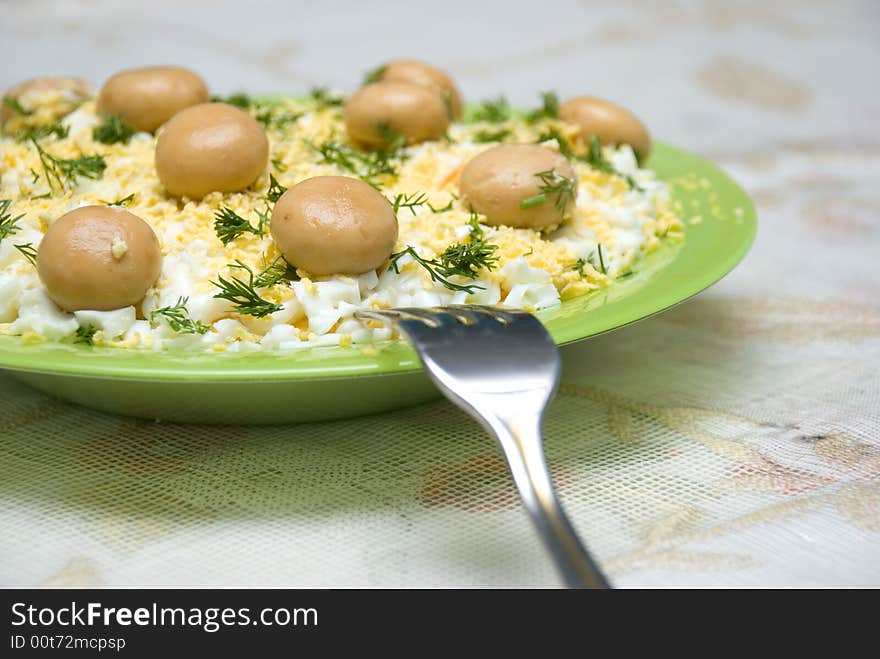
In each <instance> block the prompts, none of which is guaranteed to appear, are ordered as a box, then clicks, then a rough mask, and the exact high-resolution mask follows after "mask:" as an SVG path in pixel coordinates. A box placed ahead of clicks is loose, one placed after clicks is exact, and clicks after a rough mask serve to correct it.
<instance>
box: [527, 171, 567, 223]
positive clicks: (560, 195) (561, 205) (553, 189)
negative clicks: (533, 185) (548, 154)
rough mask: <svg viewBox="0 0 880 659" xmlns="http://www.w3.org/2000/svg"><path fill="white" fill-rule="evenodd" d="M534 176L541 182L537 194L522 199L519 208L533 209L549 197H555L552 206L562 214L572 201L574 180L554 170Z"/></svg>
mask: <svg viewBox="0 0 880 659" xmlns="http://www.w3.org/2000/svg"><path fill="white" fill-rule="evenodd" d="M535 176H536V177H537V178H538V179H540V180H541V185H540V186H539V187H538V189H539V190H540V191H541V192H539V193H538V194H536V195H534V196H532V197H528V198H526V199H523V200H522V201H521V202H519V206H520V208H534V207H535V206H538V205H540V204H543V203H544V202H546V201H547V199H549V197H550V195H554V194H555V195H556V201H555V202H554V203H553V205H554V206H555V207H556V209H557V210H558V211H559V212H560V213H563V212H565V208H566V206H567V205H568V204H569V202H571V201H574V179H572V178H568V177H567V176H562V174H557V173H556V170H555V169H548V170H547V171H544V172H538V173H537V174H535Z"/></svg>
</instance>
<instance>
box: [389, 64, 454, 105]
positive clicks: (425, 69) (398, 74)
mask: <svg viewBox="0 0 880 659" xmlns="http://www.w3.org/2000/svg"><path fill="white" fill-rule="evenodd" d="M378 79H379V80H388V81H391V82H409V83H412V84H415V85H420V86H422V87H427V88H428V89H433V90H434V91H437V92H439V93H440V94H441V95H445V97H446V98H447V99H448V103H449V110H450V112H451V114H452V119H453V120H458V119H460V118H461V111H462V100H461V93H460V92H459V91H458V87H457V86H456V84H455V82H453V80H452V78H450V77H449V75H448V74H447V73H446V72H445V71H442V70H440V69H438V68H437V67H436V66H432V65H431V64H428V63H426V62H420V61H418V60H411V59H399V60H392V61H390V62H388V63H386V64H384V65H383V66H382V67H381V68H380V69H379V78H378Z"/></svg>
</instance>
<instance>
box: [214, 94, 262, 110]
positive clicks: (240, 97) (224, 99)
mask: <svg viewBox="0 0 880 659" xmlns="http://www.w3.org/2000/svg"><path fill="white" fill-rule="evenodd" d="M211 102H212V103H226V104H227V105H234V106H235V107H237V108H241V109H242V110H250V108H251V106H252V105H253V101H252V100H251V97H250V96H248V95H247V94H245V93H242V92H237V93H235V94H230V95H229V96H212V97H211Z"/></svg>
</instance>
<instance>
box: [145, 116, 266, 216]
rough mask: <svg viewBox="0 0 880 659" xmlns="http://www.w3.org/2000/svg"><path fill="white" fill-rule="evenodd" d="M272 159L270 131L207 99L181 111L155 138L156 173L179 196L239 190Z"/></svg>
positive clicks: (199, 197) (169, 189)
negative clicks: (267, 134)
mask: <svg viewBox="0 0 880 659" xmlns="http://www.w3.org/2000/svg"><path fill="white" fill-rule="evenodd" d="M268 162H269V140H268V138H267V137H266V131H265V130H264V129H263V127H262V126H261V125H260V122H258V121H257V120H256V119H254V118H253V117H252V116H251V115H249V114H248V113H247V112H244V111H242V110H239V109H238V108H236V107H233V106H232V105H227V104H226V103H203V104H201V105H194V106H193V107H191V108H187V109H186V110H183V111H182V112H179V113H178V114H176V115H175V116H174V117H172V118H171V120H170V121H169V122H168V123H167V124H165V126H164V128H163V129H162V130H161V131H160V132H159V136H158V139H157V140H156V173H157V174H158V175H159V179H160V180H161V181H162V184H163V185H164V186H165V189H166V190H168V192H169V194H171V195H173V196H175V197H188V198H190V199H201V198H202V197H204V196H205V195H206V194H208V193H209V192H214V191H218V192H240V191H241V190H244V189H245V188H247V187H248V186H249V185H251V184H252V183H253V182H254V181H256V180H257V178H258V177H259V176H260V174H262V173H263V171H265V169H266V165H267V163H268Z"/></svg>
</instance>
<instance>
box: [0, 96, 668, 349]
mask: <svg viewBox="0 0 880 659" xmlns="http://www.w3.org/2000/svg"><path fill="white" fill-rule="evenodd" d="M282 110H284V111H287V112H291V113H302V116H300V118H299V119H298V120H297V121H295V122H293V123H292V124H289V125H288V126H286V127H285V128H284V129H270V130H269V137H270V143H271V161H272V165H271V166H270V170H269V171H267V172H266V173H265V174H264V175H263V176H262V177H261V178H260V179H259V180H258V181H257V182H256V183H255V184H254V185H253V186H252V189H250V190H247V191H245V192H241V193H232V194H221V193H211V194H209V195H207V196H206V197H205V198H204V199H202V200H201V201H198V202H194V201H189V200H180V201H178V200H177V199H174V198H172V197H170V196H168V195H167V194H166V193H165V191H164V189H163V187H162V185H161V183H160V182H159V180H158V177H157V175H156V172H155V168H154V165H153V157H154V149H155V138H154V137H153V136H152V135H149V134H146V133H138V134H136V135H135V136H134V137H132V138H131V140H130V141H129V142H128V144H112V145H105V144H100V143H98V142H95V141H94V140H93V139H92V130H93V128H94V127H95V126H97V125H98V124H99V123H100V122H101V118H100V117H99V115H98V114H97V111H96V106H95V102H94V101H87V102H85V103H83V104H82V105H81V106H80V107H79V108H78V109H76V110H75V111H73V112H72V113H70V114H68V115H67V116H66V117H65V118H64V119H63V124H64V125H65V126H66V127H67V128H68V129H69V134H68V136H67V137H66V138H64V139H58V138H57V137H55V136H50V137H47V138H45V139H44V140H43V141H42V145H43V148H45V149H46V151H47V152H49V153H51V154H53V155H55V156H56V157H58V158H77V157H79V156H82V155H84V154H100V155H102V156H103V157H104V158H105V160H106V163H107V168H106V170H105V172H104V174H103V177H101V178H100V179H97V180H90V179H86V178H80V179H79V180H78V181H77V183H76V185H75V187H73V188H72V189H69V190H63V191H58V190H52V189H50V188H49V187H48V185H47V181H46V177H45V175H44V172H43V169H42V165H41V162H40V159H39V156H38V154H37V152H36V151H35V149H34V147H33V146H32V145H31V144H30V143H28V142H21V141H17V140H15V139H14V138H12V137H4V138H2V142H0V145H2V154H0V163H2V167H0V171H2V178H0V199H10V200H11V202H12V206H11V209H12V211H13V212H14V214H15V215H16V216H17V215H23V217H22V218H21V220H19V221H18V224H17V231H16V233H14V234H12V235H8V236H6V237H5V238H3V239H2V240H0V334H14V335H23V336H28V337H31V338H33V337H39V338H43V339H46V340H51V341H60V340H73V337H74V336H75V335H76V332H77V330H78V329H79V328H93V329H94V330H95V332H94V334H93V341H94V342H95V343H96V344H101V345H108V346H116V347H119V348H137V349H144V350H199V351H212V352H247V351H256V350H263V351H284V350H297V349H301V348H306V347H309V346H316V345H351V344H364V343H370V342H374V341H378V340H386V339H388V338H391V330H390V329H388V328H387V327H378V326H375V325H374V324H364V323H361V322H360V321H358V320H356V319H355V318H354V313H355V312H356V311H357V310H358V309H384V308H392V307H404V306H422V307H424V306H440V305H445V304H487V305H494V304H501V305H507V306H511V307H518V308H524V309H528V310H540V309H546V308H550V307H554V306H556V305H559V304H560V303H561V302H562V301H563V300H565V299H568V298H570V297H574V296H578V295H585V294H588V293H590V292H591V291H595V290H598V289H601V288H603V287H605V286H607V285H609V284H610V283H612V282H613V279H614V277H615V276H616V275H617V274H618V273H622V272H624V271H626V270H627V269H629V268H630V267H631V266H632V265H633V264H634V263H635V262H636V261H637V260H638V259H639V258H641V257H642V256H643V255H644V254H645V253H647V252H649V251H652V250H653V249H656V248H657V246H658V245H659V237H660V236H669V237H671V238H680V237H681V236H682V235H683V234H682V232H683V223H682V222H681V221H680V220H679V218H678V217H677V216H676V215H675V213H674V212H673V210H672V203H671V201H670V199H671V197H670V194H669V189H668V186H667V185H666V184H665V183H664V182H662V181H660V180H658V179H657V178H656V176H655V175H654V173H653V172H651V171H650V170H645V169H640V168H639V165H638V162H637V161H636V158H635V156H634V155H633V152H632V150H631V149H630V148H629V147H627V146H621V147H618V148H605V149H604V155H605V157H606V159H607V160H608V161H609V162H610V163H611V165H612V166H613V167H614V168H615V169H616V170H617V171H618V172H620V173H621V174H622V175H625V176H628V177H631V179H632V181H633V182H634V183H635V184H636V186H637V187H631V186H630V185H628V184H627V182H626V180H625V178H623V177H621V176H615V175H613V174H608V173H605V172H600V171H597V170H594V169H592V168H590V166H589V165H587V164H586V163H584V162H581V161H573V162H572V165H573V167H574V168H575V171H576V174H577V177H578V180H577V199H576V204H575V206H574V209H573V211H572V213H571V217H569V218H567V219H566V221H565V222H563V223H562V224H561V225H560V226H559V227H556V228H553V229H552V230H550V231H549V232H545V233H540V232H538V231H535V230H532V229H514V228H511V227H504V226H502V227H494V226H488V225H485V224H482V223H478V224H476V226H475V224H474V223H473V219H474V218H472V217H471V213H470V211H469V209H467V208H465V206H464V205H463V204H462V202H461V200H460V199H458V185H457V177H458V175H459V174H460V171H461V168H462V167H463V166H464V164H466V163H467V162H468V161H469V160H470V159H471V158H473V157H474V156H475V155H477V154H479V153H481V152H482V151H483V150H485V149H487V148H490V147H491V146H493V144H483V143H479V141H478V140H476V139H475V135H476V134H477V132H478V131H479V130H480V129H481V128H486V126H485V125H483V126H480V125H471V126H469V125H464V124H454V125H452V126H450V130H449V136H450V141H448V142H447V141H445V140H443V141H438V142H428V143H424V144H420V145H416V146H412V147H407V149H406V156H407V157H406V158H405V159H404V160H403V161H402V162H401V163H400V165H399V167H398V172H397V176H396V177H394V178H393V179H389V180H387V181H384V182H383V189H382V192H383V193H384V194H385V195H386V196H387V197H388V198H389V199H393V198H394V196H395V195H397V194H412V193H415V192H424V193H426V195H427V197H428V199H429V201H430V204H431V205H430V206H428V205H421V206H417V207H414V208H413V209H412V210H410V209H409V208H401V209H399V211H398V213H397V216H398V220H399V225H400V233H399V238H398V243H397V245H396V246H395V252H399V251H403V250H405V249H406V248H407V247H412V248H413V249H414V250H415V251H416V253H417V254H419V255H420V257H421V258H422V259H425V260H428V261H430V260H432V259H437V258H439V256H440V255H441V254H442V253H443V252H444V250H445V249H446V248H447V247H448V246H450V245H452V244H454V243H461V242H466V241H468V240H470V239H471V237H472V236H473V235H475V232H476V234H477V235H482V237H483V239H484V240H485V241H486V242H487V243H489V244H492V245H495V246H497V251H496V256H497V257H498V261H497V263H496V264H495V266H496V267H494V268H492V269H483V270H481V271H479V272H477V273H475V277H474V279H467V278H464V277H462V276H460V275H455V276H452V277H450V278H449V280H450V281H451V282H452V283H453V284H455V285H457V286H458V287H463V286H468V287H469V290H451V289H450V288H447V287H445V286H444V285H443V284H442V283H440V282H438V281H435V280H433V279H432V277H431V273H430V272H429V271H428V270H427V269H426V268H425V267H423V265H422V264H420V263H419V262H417V261H416V260H415V259H413V258H412V256H410V255H409V254H405V255H403V256H402V257H400V258H398V259H397V260H396V262H395V267H394V268H390V267H387V266H386V267H383V268H381V269H380V270H379V271H375V272H372V271H371V272H367V273H365V274H361V275H359V276H347V275H337V276H329V277H314V276H311V275H310V274H309V273H307V272H302V271H299V272H298V276H299V280H296V281H290V282H288V281H286V280H282V281H280V282H279V283H276V284H275V285H272V286H270V287H268V288H264V289H261V290H260V291H259V294H260V296H261V297H262V298H263V299H264V300H265V301H267V302H268V303H271V304H273V305H276V307H275V308H276V310H275V311H273V312H272V313H269V314H267V315H266V316H265V317H263V318H255V317H253V316H248V315H245V314H242V313H239V312H238V310H237V308H236V306H235V305H234V304H233V303H231V302H229V301H228V300H224V299H219V298H217V297H215V295H216V294H217V293H218V292H219V288H218V286H217V282H218V281H219V278H220V277H223V278H225V279H227V280H228V279H230V278H232V277H237V278H239V279H241V280H242V281H247V279H248V274H247V272H246V271H245V270H244V269H242V268H240V267H235V266H237V265H238V264H244V265H246V266H247V267H249V268H250V269H251V271H252V272H254V273H259V272H262V271H263V270H264V268H265V267H266V266H267V264H269V263H271V262H272V260H273V259H275V258H276V257H278V253H277V250H276V248H275V246H274V244H273V243H272V240H271V237H270V235H268V232H266V233H265V234H264V235H262V236H258V235H253V234H251V233H246V234H243V235H241V236H240V237H238V238H236V239H235V240H233V241H231V242H230V243H229V244H228V245H224V244H222V243H221V241H220V240H219V239H218V237H217V235H216V233H215V231H214V226H213V225H214V219H215V214H216V213H217V211H218V210H219V209H221V208H223V207H228V208H230V209H232V210H233V211H235V212H236V213H238V214H239V215H241V216H242V217H244V218H247V219H248V220H250V221H254V222H256V218H257V217H258V216H259V215H258V214H259V213H265V212H267V210H269V208H268V206H269V205H268V203H267V201H266V199H265V194H266V189H267V188H268V186H269V180H268V179H269V174H270V173H271V174H272V175H273V176H274V177H275V178H276V179H277V180H278V181H279V182H280V183H281V184H282V185H284V186H287V187H290V186H292V185H294V184H296V183H297V182H299V181H301V180H303V179H305V178H309V177H311V176H318V175H327V174H331V175H338V174H342V175H351V174H350V173H349V172H346V171H343V170H340V169H339V168H338V167H337V166H335V165H333V164H330V163H327V162H322V160H321V158H320V157H319V155H318V154H317V152H316V151H315V149H314V148H313V147H311V146H309V144H310V143H311V144H317V143H320V142H322V141H325V140H327V139H330V138H331V137H332V136H338V135H343V134H344V133H345V131H344V128H343V124H342V118H341V111H340V110H339V108H328V109H322V110H315V108H314V107H313V106H312V105H310V104H309V102H308V101H307V100H304V99H299V100H297V99H289V100H285V101H283V102H282ZM50 114H51V113H49V114H47V116H50ZM554 125H555V126H556V127H557V128H559V129H560V130H562V131H563V132H566V131H567V132H568V133H570V132H571V130H570V127H567V126H565V125H564V124H561V123H560V122H556V124H554ZM508 128H509V129H510V137H509V138H508V139H510V140H515V141H522V142H535V141H536V136H537V135H538V134H540V133H539V132H536V131H539V130H540V127H535V126H530V125H528V124H526V122H523V121H518V120H514V121H512V122H510V124H509V125H508ZM334 139H341V138H338V137H335V138H334ZM545 145H546V146H548V147H550V148H557V146H558V145H557V144H556V142H555V141H552V140H551V141H548V142H546V143H545ZM129 195H131V199H130V200H129V201H128V202H126V203H125V204H124V207H125V209H126V210H128V211H130V212H132V213H134V214H135V215H137V216H138V217H141V218H142V219H144V220H145V221H146V222H147V223H148V224H150V225H151V226H152V227H153V229H154V231H155V232H156V235H157V237H158V239H159V242H160V245H161V250H162V255H163V264H162V272H161V275H160V277H159V280H158V281H157V282H156V285H155V286H154V287H153V288H152V289H150V290H149V291H148V292H147V295H146V297H145V298H144V300H143V302H142V303H141V304H140V306H139V309H138V310H137V311H136V310H135V308H134V307H127V308H125V309H119V310H116V311H92V310H84V311H77V312H76V313H73V314H71V313H67V312H65V311H63V310H61V309H60V308H58V307H57V306H56V305H55V303H54V302H52V300H51V299H50V298H49V296H48V295H47V293H46V291H45V289H44V287H43V286H42V284H41V282H40V280H39V278H38V277H37V274H36V271H35V269H34V267H33V265H32V264H31V263H29V262H28V261H27V259H26V258H25V257H24V256H23V255H22V254H21V252H20V251H19V250H17V249H16V248H15V245H16V244H19V245H20V244H26V243H30V244H31V245H32V246H34V247H37V246H38V245H39V243H40V240H41V239H42V236H43V234H44V233H45V231H46V229H47V228H48V226H50V225H51V224H52V222H54V221H55V220H56V219H58V218H59V217H60V216H61V215H63V214H64V213H66V212H68V211H70V210H73V209H75V208H79V207H81V206H86V205H90V204H107V203H115V201H116V200H123V199H125V198H126V197H128V196H129ZM480 219H481V218H480V216H477V217H476V220H477V222H479V221H480ZM109 248H110V250H111V253H112V255H113V257H114V258H116V259H122V258H124V257H125V255H126V253H127V251H128V249H129V247H128V245H127V244H126V243H125V241H124V240H121V239H116V240H114V241H113V242H112V244H111V245H109ZM600 251H601V254H600ZM600 256H601V259H600ZM600 261H601V264H600ZM602 264H604V268H603V267H602ZM178 305H180V306H182V308H183V310H184V313H185V314H186V316H187V317H188V318H189V319H191V320H192V321H193V323H201V324H202V325H203V326H204V328H203V329H205V328H206V329H205V331H203V332H191V333H186V332H180V331H175V329H174V328H173V326H172V325H171V324H170V323H169V322H168V319H167V318H166V317H165V316H164V315H163V314H161V313H159V314H155V313H154V312H156V311H157V310H161V309H163V308H171V307H175V306H178ZM138 314H140V319H138Z"/></svg>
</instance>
